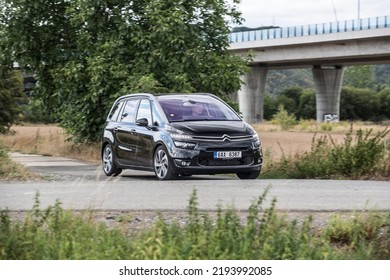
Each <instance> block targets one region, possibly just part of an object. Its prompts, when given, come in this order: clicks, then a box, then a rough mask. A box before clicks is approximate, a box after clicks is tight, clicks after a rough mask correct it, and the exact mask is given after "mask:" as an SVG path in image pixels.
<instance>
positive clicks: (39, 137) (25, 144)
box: [0, 124, 100, 162]
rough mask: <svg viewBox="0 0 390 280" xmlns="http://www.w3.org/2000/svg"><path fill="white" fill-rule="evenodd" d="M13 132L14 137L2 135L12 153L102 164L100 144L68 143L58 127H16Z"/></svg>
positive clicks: (3, 141) (1, 138) (1, 137)
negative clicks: (67, 158)
mask: <svg viewBox="0 0 390 280" xmlns="http://www.w3.org/2000/svg"><path fill="white" fill-rule="evenodd" d="M12 130H13V131H14V133H13V134H12V135H0V141H2V143H3V144H4V146H6V147H7V148H8V149H10V150H11V151H16V152H21V153H27V154H41V155H48V156H62V157H69V158H74V159H81V160H86V161H91V162H100V143H92V144H91V143H89V144H88V145H87V144H77V145H76V144H74V143H72V142H69V141H67V135H66V133H65V132H64V130H63V129H62V128H60V127H58V126H56V125H43V124H40V125H35V124H34V125H23V126H14V127H12Z"/></svg>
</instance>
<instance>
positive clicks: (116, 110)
mask: <svg viewBox="0 0 390 280" xmlns="http://www.w3.org/2000/svg"><path fill="white" fill-rule="evenodd" d="M122 105H123V101H119V102H118V103H116V104H115V106H114V108H112V110H111V112H110V115H109V116H108V118H109V119H110V120H113V121H114V122H116V121H117V120H118V116H119V112H120V111H121V109H122Z"/></svg>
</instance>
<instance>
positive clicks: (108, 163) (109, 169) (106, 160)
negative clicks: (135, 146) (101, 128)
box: [102, 144, 122, 176]
mask: <svg viewBox="0 0 390 280" xmlns="http://www.w3.org/2000/svg"><path fill="white" fill-rule="evenodd" d="M114 159H115V154H114V150H113V149H112V146H111V145H110V144H107V145H106V146H105V147H104V150H103V154H102V162H103V171H104V174H106V175H107V176H118V175H119V174H120V173H121V172H122V169H121V168H118V167H117V166H116V164H115V160H114Z"/></svg>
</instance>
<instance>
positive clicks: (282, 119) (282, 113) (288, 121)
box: [271, 105, 298, 130]
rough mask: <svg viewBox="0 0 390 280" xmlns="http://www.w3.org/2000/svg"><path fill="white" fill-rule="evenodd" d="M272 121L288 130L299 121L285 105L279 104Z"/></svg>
mask: <svg viewBox="0 0 390 280" xmlns="http://www.w3.org/2000/svg"><path fill="white" fill-rule="evenodd" d="M271 122H272V123H275V124H278V125H280V127H281V129H282V130H288V129H290V128H291V127H293V126H294V125H296V124H297V123H298V122H297V119H296V118H295V116H294V114H289V113H288V112H287V111H286V110H285V109H284V106H283V105H280V106H279V108H278V112H277V113H276V114H275V115H274V117H273V119H272V120H271Z"/></svg>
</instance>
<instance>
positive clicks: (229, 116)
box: [158, 95, 241, 121]
mask: <svg viewBox="0 0 390 280" xmlns="http://www.w3.org/2000/svg"><path fill="white" fill-rule="evenodd" d="M158 101H159V103H160V105H161V107H162V109H163V110H164V113H165V115H166V116H167V118H168V120H169V121H196V120H215V121H227V120H229V121H232V120H234V121H238V120H241V119H240V118H239V116H238V115H237V114H236V113H235V112H234V111H233V110H232V109H231V108H230V107H228V106H226V104H225V103H223V102H221V101H220V100H218V99H216V98H213V97H210V96H204V95H172V96H160V97H158Z"/></svg>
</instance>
